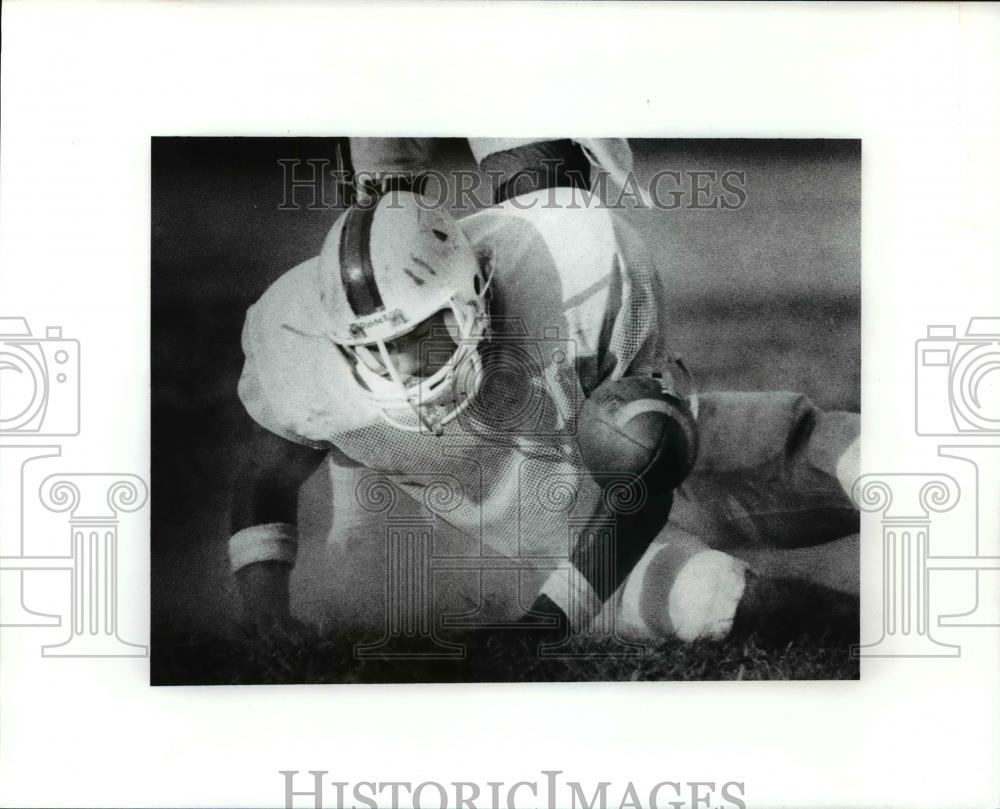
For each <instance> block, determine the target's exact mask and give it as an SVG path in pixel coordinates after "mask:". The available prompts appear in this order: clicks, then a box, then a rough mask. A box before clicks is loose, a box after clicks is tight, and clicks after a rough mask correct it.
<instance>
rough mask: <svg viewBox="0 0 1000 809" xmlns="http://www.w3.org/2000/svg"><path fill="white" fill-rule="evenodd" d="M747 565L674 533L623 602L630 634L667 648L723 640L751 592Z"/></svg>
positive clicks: (644, 563)
mask: <svg viewBox="0 0 1000 809" xmlns="http://www.w3.org/2000/svg"><path fill="white" fill-rule="evenodd" d="M747 570H748V565H747V564H746V562H743V561H742V560H740V559H737V558H735V557H733V556H730V555H728V554H725V553H722V552H721V551H716V550H712V549H711V548H708V547H707V546H705V545H704V544H703V543H702V542H700V541H699V540H697V539H695V538H694V537H692V536H690V535H688V534H685V533H683V532H681V531H677V530H672V531H671V535H670V537H669V539H668V540H667V541H666V542H658V543H657V544H656V545H654V546H653V547H652V548H650V550H649V551H648V552H647V553H646V555H645V556H643V558H642V559H641V560H640V561H639V564H638V565H636V568H635V570H633V571H632V574H631V575H630V576H629V577H628V579H627V580H626V582H625V585H624V587H623V588H622V590H621V593H620V595H619V599H618V615H619V621H620V625H621V628H622V630H623V631H624V632H625V634H626V635H630V636H632V637H635V638H636V639H638V640H643V641H649V642H654V643H662V642H663V641H665V640H670V639H673V638H676V639H678V640H682V641H685V642H688V643H690V642H693V641H696V640H722V639H724V638H725V637H726V636H727V635H729V633H730V631H731V630H732V627H733V621H734V620H735V618H736V612H737V609H738V607H739V604H740V600H741V599H742V598H743V594H744V591H745V590H746V586H747V585H746V581H747V578H746V577H747Z"/></svg>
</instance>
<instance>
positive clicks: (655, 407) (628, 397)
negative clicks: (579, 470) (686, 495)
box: [578, 377, 698, 489]
mask: <svg viewBox="0 0 1000 809" xmlns="http://www.w3.org/2000/svg"><path fill="white" fill-rule="evenodd" d="M578 442H579V448H580V455H581V457H582V459H583V462H584V464H585V466H586V467H587V469H588V470H589V471H590V472H591V473H593V474H594V475H595V477H596V478H597V479H598V482H599V483H600V482H601V479H602V477H603V476H606V475H609V476H618V475H623V476H630V477H637V478H641V479H643V480H644V481H646V482H647V485H653V486H655V487H658V488H659V487H665V488H667V489H673V488H675V487H676V486H678V485H679V484H680V483H681V482H682V481H683V480H684V478H686V477H687V475H688V474H689V473H690V471H691V469H692V468H693V467H694V462H695V458H696V457H697V453H698V431H697V426H696V424H695V421H694V417H693V416H692V414H691V411H690V410H689V408H688V407H687V404H686V403H685V402H683V401H682V400H680V399H678V398H676V397H674V396H672V395H670V394H668V393H664V392H663V391H662V389H661V386H660V383H659V381H658V380H656V379H652V378H644V377H625V378H623V379H618V380H609V381H607V382H604V383H603V384H601V385H600V386H598V387H597V388H596V389H595V390H594V392H593V393H592V394H591V396H590V397H589V398H588V399H587V400H586V401H585V402H584V405H583V408H582V409H581V412H580V420H579V425H578Z"/></svg>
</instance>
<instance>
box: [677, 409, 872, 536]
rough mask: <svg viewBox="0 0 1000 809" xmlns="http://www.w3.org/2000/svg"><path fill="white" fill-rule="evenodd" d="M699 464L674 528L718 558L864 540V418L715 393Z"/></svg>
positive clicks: (680, 498) (706, 413)
mask: <svg viewBox="0 0 1000 809" xmlns="http://www.w3.org/2000/svg"><path fill="white" fill-rule="evenodd" d="M698 430H699V436H700V447H699V456H698V461H697V464H696V465H695V468H694V470H693V471H692V473H691V475H689V476H688V478H687V480H685V482H684V484H683V485H682V486H681V487H680V489H679V490H678V491H677V493H676V496H675V503H674V510H673V513H672V516H671V521H672V522H673V523H674V524H675V525H677V526H678V527H680V528H682V529H684V530H686V531H688V532H690V533H692V534H694V535H696V536H699V537H702V538H703V539H705V541H706V542H708V543H709V544H711V545H712V546H713V547H715V548H719V549H737V550H746V549H752V548H775V547H780V548H796V547H803V546H807V545H817V544H821V543H824V542H829V541H830V540H833V539H837V538H839V537H843V536H845V535H847V534H851V533H856V532H857V530H858V524H859V517H858V511H857V508H856V506H855V505H854V503H853V502H852V500H851V499H850V494H849V492H850V487H851V486H852V485H853V483H854V480H855V479H856V478H857V475H858V446H859V441H858V439H859V435H860V417H859V416H858V414H856V413H846V412H840V411H833V412H825V411H823V410H821V409H819V408H817V407H816V406H814V405H813V404H812V402H810V401H809V399H808V398H807V397H805V396H802V395H800V394H794V393H784V392H767V393H708V394H704V395H703V396H702V398H701V403H700V409H699V415H698Z"/></svg>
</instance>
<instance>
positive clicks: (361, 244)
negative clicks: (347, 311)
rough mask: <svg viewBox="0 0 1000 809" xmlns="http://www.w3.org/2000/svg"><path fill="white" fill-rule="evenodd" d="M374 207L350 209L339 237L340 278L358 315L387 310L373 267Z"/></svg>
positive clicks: (348, 299) (348, 300)
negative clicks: (372, 235) (372, 234)
mask: <svg viewBox="0 0 1000 809" xmlns="http://www.w3.org/2000/svg"><path fill="white" fill-rule="evenodd" d="M375 207H376V206H374V205H371V206H368V207H364V208H361V207H352V208H350V209H349V210H348V211H347V213H346V214H344V216H345V217H346V218H345V220H344V229H343V231H342V234H341V238H340V280H341V283H343V285H344V291H345V292H346V293H347V302H348V303H349V304H350V306H351V309H352V310H353V312H354V314H355V315H358V316H361V315H370V314H372V313H373V312H378V311H379V310H381V309H385V304H384V303H383V302H382V295H381V293H380V292H379V290H378V284H376V283H375V270H374V268H373V267H372V252H371V233H372V220H373V219H374V218H375Z"/></svg>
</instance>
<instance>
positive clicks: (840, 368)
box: [152, 138, 861, 668]
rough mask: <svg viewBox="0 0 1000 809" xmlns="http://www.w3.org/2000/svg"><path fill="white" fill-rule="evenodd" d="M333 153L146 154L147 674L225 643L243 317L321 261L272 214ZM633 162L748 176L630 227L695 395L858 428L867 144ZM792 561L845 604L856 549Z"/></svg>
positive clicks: (691, 153)
mask: <svg viewBox="0 0 1000 809" xmlns="http://www.w3.org/2000/svg"><path fill="white" fill-rule="evenodd" d="M343 143H344V141H343V139H334V138H328V139H325V138H155V139H154V140H153V145H152V402H153V405H152V407H153V413H152V621H153V627H154V647H153V656H154V659H153V664H154V668H155V666H156V664H157V656H158V655H161V656H162V655H163V654H164V652H165V650H164V648H163V646H164V644H169V643H171V642H172V641H171V640H170V638H171V637H177V636H180V635H181V634H182V633H183V632H185V631H188V630H192V631H211V632H229V631H231V628H232V617H233V611H234V607H235V599H234V591H233V587H232V581H231V578H232V577H231V575H230V573H229V569H228V561H227V558H226V541H227V539H228V535H229V530H228V522H229V519H228V503H229V490H230V485H231V481H232V479H233V476H234V473H235V471H236V469H237V467H238V465H239V463H240V461H241V459H242V456H243V452H244V446H245V443H246V438H247V436H248V434H249V424H248V421H247V417H246V416H245V414H244V413H243V409H242V406H241V405H240V403H239V400H238V399H237V396H236V382H237V379H238V378H239V373H240V369H241V367H242V352H241V350H240V342H239V340H240V329H241V327H242V323H243V316H244V312H245V310H246V308H247V306H249V305H250V304H251V303H252V302H253V301H254V300H256V299H257V298H258V297H259V296H260V295H261V293H263V291H264V290H265V289H266V288H267V286H268V285H269V284H270V283H271V282H272V281H274V280H275V279H276V278H277V277H278V276H279V275H281V274H282V273H283V272H284V271H286V270H288V269H290V268H291V267H292V266H294V265H296V264H298V263H299V262H301V261H303V260H305V259H307V258H309V257H311V256H313V255H315V254H316V253H318V252H319V249H320V246H321V244H322V241H323V238H324V237H325V235H326V232H327V230H328V229H329V227H330V226H331V224H332V223H333V221H334V220H335V218H336V216H337V214H338V210H337V209H336V208H329V209H325V210H306V209H299V210H293V211H289V210H280V209H279V206H280V205H281V203H282V200H283V194H284V189H283V175H282V170H281V167H280V166H279V164H278V160H279V159H295V158H299V159H301V160H307V159H311V158H312V159H315V158H328V159H330V160H331V163H332V161H333V160H334V159H335V156H336V154H337V152H338V147H341V148H342V146H343ZM631 143H632V147H633V151H634V154H635V161H636V173H637V176H638V177H639V179H640V181H641V180H642V178H643V177H649V176H650V175H651V174H652V173H653V172H655V171H656V170H658V169H674V170H680V171H696V170H716V171H718V172H723V171H729V170H735V171H744V172H746V185H745V188H746V192H747V202H746V204H745V205H744V207H742V208H741V209H739V210H734V211H724V210H692V209H689V208H681V209H678V210H635V211H627V212H625V214H624V215H625V216H626V217H627V218H628V219H629V221H630V222H631V223H632V224H633V225H635V226H636V227H638V228H639V229H640V230H641V231H642V232H643V233H644V235H645V236H646V238H647V239H648V241H649V243H650V245H651V246H652V247H653V249H654V251H655V254H656V258H657V261H658V265H659V269H660V271H661V273H662V274H663V276H664V279H665V287H666V290H667V296H668V300H667V302H666V306H667V310H668V311H667V317H666V322H667V324H668V328H669V335H670V341H671V344H672V345H673V346H674V347H675V348H676V349H678V350H679V351H680V352H681V353H682V355H683V356H684V357H685V359H686V360H687V362H688V365H689V366H690V367H691V369H692V370H693V372H694V375H695V378H696V379H697V381H698V384H699V387H701V388H702V389H706V390H711V389H730V390H733V389H739V390H766V389H784V390H796V391H801V392H804V393H806V394H808V395H810V396H811V397H812V398H813V400H814V401H815V402H816V403H817V404H819V405H820V406H822V407H825V408H842V409H849V410H859V409H860V390H859V385H860V332H859V314H860V248H861V234H860V200H861V174H860V169H861V165H860V159H861V153H860V142H858V141H829V140H770V141H753V140H670V139H661V140H633V141H631ZM435 149H436V151H435V154H434V156H433V157H434V164H435V167H437V168H439V169H441V170H443V171H447V169H448V168H450V167H463V168H469V169H474V168H475V166H474V163H473V161H472V157H471V154H470V153H469V151H468V147H467V146H466V144H465V141H464V140H457V139H442V140H440V141H439V142H438V143H437V144H436V147H435ZM328 190H329V191H332V190H333V189H332V187H329V188H328ZM333 196H334V195H333V194H332V193H331V194H330V195H329V198H330V199H332V198H333ZM327 502H328V500H327V498H326V497H325V495H324V491H323V482H322V481H313V482H311V483H310V485H309V486H307V489H306V490H305V491H304V492H303V509H302V523H303V524H302V526H301V528H302V532H303V554H304V555H306V556H308V553H309V543H310V542H313V543H316V542H321V541H322V537H323V535H324V534H325V524H326V523H325V522H324V520H328V515H326V514H325V511H324V509H326V510H327V511H328V506H326V505H325V504H326V503H327ZM309 537H312V539H311V540H310V539H309ZM771 561H773V560H770V561H769V560H764V562H763V563H764V564H769V563H770V562H771ZM786 561H787V564H788V565H789V566H791V567H796V566H798V567H800V568H802V569H805V568H808V569H809V570H810V574H811V575H814V576H816V577H817V578H819V579H821V580H825V581H829V582H833V583H836V584H838V585H840V586H843V587H845V588H846V589H855V588H856V579H857V553H856V544H853V545H852V544H846V545H844V544H840V545H838V546H837V547H835V548H821V549H817V550H815V551H809V552H795V553H792V554H790V555H789V558H788V560H786ZM293 588H294V591H295V592H294V593H293V603H294V604H295V605H296V609H298V610H299V612H300V613H302V612H305V613H307V614H308V615H309V617H314V618H315V617H317V616H319V615H322V614H325V612H328V611H329V610H330V609H331V608H332V606H333V605H329V604H325V602H324V600H323V593H322V582H321V581H317V580H315V579H310V578H309V575H308V570H307V566H306V565H303V564H300V565H299V567H298V568H297V569H296V574H295V578H294V579H293ZM164 630H167V631H164ZM157 641H159V642H157ZM166 651H169V650H166Z"/></svg>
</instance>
